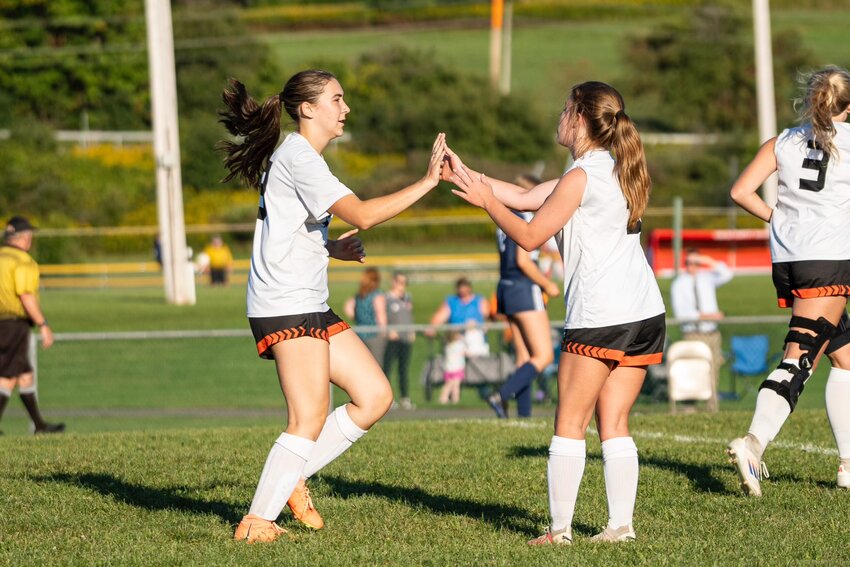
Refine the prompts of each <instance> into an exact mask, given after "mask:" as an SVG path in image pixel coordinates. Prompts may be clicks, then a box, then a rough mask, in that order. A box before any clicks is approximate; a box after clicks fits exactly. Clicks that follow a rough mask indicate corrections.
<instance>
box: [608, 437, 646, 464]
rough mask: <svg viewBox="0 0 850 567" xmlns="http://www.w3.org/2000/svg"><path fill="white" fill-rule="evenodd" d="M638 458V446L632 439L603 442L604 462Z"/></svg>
mask: <svg viewBox="0 0 850 567" xmlns="http://www.w3.org/2000/svg"><path fill="white" fill-rule="evenodd" d="M637 456H638V450H637V445H635V441H634V439H632V438H631V437H614V438H613V439H608V440H606V441H603V442H602V462H605V461H608V460H610V459H625V458H630V457H637Z"/></svg>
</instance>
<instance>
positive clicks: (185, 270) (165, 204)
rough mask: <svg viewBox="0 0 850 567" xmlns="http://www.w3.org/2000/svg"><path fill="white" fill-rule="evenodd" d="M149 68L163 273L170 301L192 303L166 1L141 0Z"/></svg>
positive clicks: (175, 89) (192, 283) (168, 10)
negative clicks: (143, 6)
mask: <svg viewBox="0 0 850 567" xmlns="http://www.w3.org/2000/svg"><path fill="white" fill-rule="evenodd" d="M145 18H146V24H147V36H148V68H149V71H150V83H151V115H152V118H153V150H154V158H155V161H156V206H157V217H158V220H159V239H160V247H161V251H162V276H163V283H164V286H165V298H166V300H167V301H168V302H169V303H174V304H177V305H192V304H194V303H195V279H194V276H193V274H192V270H191V267H190V265H189V260H188V257H187V253H186V227H185V225H184V220H183V181H182V178H181V176H180V137H179V132H178V128H177V77H176V73H175V70H174V32H173V29H172V25H171V3H170V1H169V0H145Z"/></svg>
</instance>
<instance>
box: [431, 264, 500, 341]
mask: <svg viewBox="0 0 850 567" xmlns="http://www.w3.org/2000/svg"><path fill="white" fill-rule="evenodd" d="M455 291H456V293H455V295H450V296H449V297H447V298H446V300H445V301H443V303H442V304H441V305H440V307H439V308H438V309H437V311H436V312H434V315H432V316H431V325H433V326H435V327H436V326H437V325H444V324H446V323H449V324H453V325H466V326H467V329H466V331H465V332H464V340H465V341H466V343H467V348H468V350H469V351H471V352H469V354H470V355H478V354H487V353H488V352H489V350H488V351H487V352H483V350H484V348H483V347H482V346H481V343H482V342H483V341H482V340H481V338H482V336H483V331H482V330H481V329H480V326H481V325H483V324H484V321H485V320H486V319H487V317H488V316H489V314H490V304H489V303H488V301H487V300H486V299H485V298H484V297H482V296H481V295H478V294H477V293H475V292H473V291H472V284H471V283H470V282H469V280H468V279H467V278H465V277H462V278H459V279H458V280H457V282H456V283H455ZM427 334H428V335H429V336H434V330H433V329H429V330H428V332H427ZM485 344H486V343H485Z"/></svg>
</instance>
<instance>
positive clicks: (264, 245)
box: [247, 133, 351, 317]
mask: <svg viewBox="0 0 850 567" xmlns="http://www.w3.org/2000/svg"><path fill="white" fill-rule="evenodd" d="M262 186H263V187H262V190H261V196H260V209H259V213H258V214H257V225H256V228H255V229H254V248H253V251H252V253H251V271H250V272H249V273H248V298H247V299H248V317H278V316H281V315H299V314H301V313H316V312H320V313H321V312H325V311H327V310H328V304H327V299H328V251H327V249H326V248H325V244H326V243H327V240H328V224H330V221H331V215H330V214H329V213H328V209H329V208H330V207H331V206H332V205H333V204H334V203H336V202H337V201H338V200H339V199H341V198H343V197H345V196H346V195H350V194H351V190H350V189H349V188H348V187H346V186H345V185H343V184H342V183H341V182H340V181H339V179H337V178H336V177H334V175H333V174H332V173H331V171H330V169H328V164H327V163H325V160H324V158H322V156H321V155H319V154H318V153H317V152H316V150H315V149H313V146H311V145H310V143H309V142H308V141H307V139H306V138H304V137H303V136H301V135H300V134H298V133H293V134H290V135H288V136H287V137H286V139H285V140H284V141H283V143H282V144H281V145H280V147H278V149H277V150H275V152H274V154H272V157H271V159H270V160H269V167H268V170H267V172H266V174H265V175H264V178H263V183H262Z"/></svg>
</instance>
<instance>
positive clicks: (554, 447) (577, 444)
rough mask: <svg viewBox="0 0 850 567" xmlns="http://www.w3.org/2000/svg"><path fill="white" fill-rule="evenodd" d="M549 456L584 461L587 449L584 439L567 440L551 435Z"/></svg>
mask: <svg viewBox="0 0 850 567" xmlns="http://www.w3.org/2000/svg"><path fill="white" fill-rule="evenodd" d="M549 455H551V456H557V457H578V458H581V459H584V458H585V457H586V455H587V447H586V445H585V442H584V439H569V438H567V437H558V436H557V435H553V436H552V442H551V443H550V444H549Z"/></svg>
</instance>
